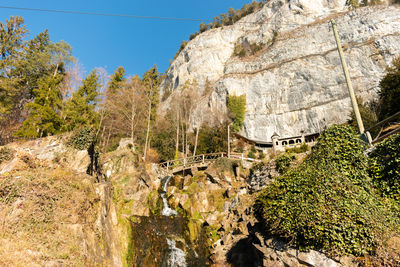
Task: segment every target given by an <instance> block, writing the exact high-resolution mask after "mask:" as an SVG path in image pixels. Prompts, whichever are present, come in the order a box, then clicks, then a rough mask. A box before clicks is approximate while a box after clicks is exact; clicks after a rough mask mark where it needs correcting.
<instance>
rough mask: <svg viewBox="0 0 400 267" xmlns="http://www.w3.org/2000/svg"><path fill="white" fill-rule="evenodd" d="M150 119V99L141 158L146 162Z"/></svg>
mask: <svg viewBox="0 0 400 267" xmlns="http://www.w3.org/2000/svg"><path fill="white" fill-rule="evenodd" d="M150 118H151V98H149V117H148V119H147V132H146V142H145V144H144V156H143V159H144V161H146V155H147V145H148V142H149V132H150Z"/></svg>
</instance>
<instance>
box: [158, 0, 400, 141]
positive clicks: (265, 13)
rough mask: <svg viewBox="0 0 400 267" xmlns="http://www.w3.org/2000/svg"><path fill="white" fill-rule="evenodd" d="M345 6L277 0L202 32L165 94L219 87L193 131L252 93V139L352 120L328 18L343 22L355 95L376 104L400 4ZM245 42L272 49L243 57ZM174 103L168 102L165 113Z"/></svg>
mask: <svg viewBox="0 0 400 267" xmlns="http://www.w3.org/2000/svg"><path fill="white" fill-rule="evenodd" d="M345 2H346V1H343V0H337V1H328V0H316V1H305V0H290V1H280V0H272V1H269V2H268V4H266V5H265V6H264V7H263V8H262V9H261V10H260V11H258V12H256V13H254V14H251V15H249V16H246V17H245V18H243V19H241V20H240V21H239V22H237V23H235V24H234V25H232V26H225V27H223V28H218V29H213V30H209V31H207V32H205V33H202V34H200V35H199V36H197V37H196V38H195V39H194V40H192V41H190V42H189V43H188V45H187V46H186V48H185V49H184V50H183V51H182V52H181V53H180V54H179V56H178V57H177V58H176V60H175V61H174V62H173V63H172V64H171V67H170V69H169V70H168V72H167V79H166V81H165V82H164V83H163V86H162V91H164V90H167V89H168V88H167V87H168V86H169V87H170V89H172V90H175V92H178V91H179V90H176V89H179V88H181V87H182V86H183V84H184V83H185V82H186V81H188V80H191V81H193V80H196V81H197V82H198V84H199V86H200V88H201V89H202V88H203V86H204V84H205V81H206V80H208V81H210V82H211V83H213V84H215V87H216V90H215V91H214V92H213V93H212V94H211V95H210V96H209V97H206V98H204V99H202V101H199V105H198V106H197V110H196V111H195V112H194V113H193V115H192V118H191V123H192V126H198V125H199V124H201V123H202V122H204V121H213V120H214V121H215V116H217V115H216V114H217V113H221V112H222V113H225V112H226V104H225V103H226V98H227V96H228V95H232V94H234V95H241V94H246V97H247V106H246V117H245V120H244V128H243V135H245V136H246V137H248V138H252V139H261V140H266V141H270V137H271V136H272V134H273V133H274V132H277V133H278V134H279V135H280V136H281V137H289V136H295V135H299V134H300V132H301V131H304V132H305V133H306V134H309V133H315V132H319V131H320V130H321V129H324V128H325V127H327V126H328V125H330V124H333V123H343V122H346V121H347V119H348V117H349V115H350V112H351V104H350V100H349V97H348V93H347V87H346V83H345V79H344V77H343V72H342V68H341V65H340V59H339V57H338V53H337V50H336V44H335V40H334V37H333V33H332V30H331V28H330V24H329V21H330V19H332V18H334V19H335V20H336V23H337V27H338V31H339V35H340V38H341V40H342V44H343V46H344V51H345V57H346V60H347V63H348V67H349V72H350V75H351V78H352V81H353V87H354V88H355V91H356V94H357V95H358V96H360V97H362V98H363V99H364V100H365V101H370V100H373V99H374V98H376V96H377V92H378V91H379V87H378V84H379V80H380V79H381V77H382V76H383V75H384V72H385V69H386V67H387V66H388V65H390V63H391V61H392V60H393V58H394V57H395V56H396V55H399V51H400V7H398V6H374V7H366V8H359V9H355V10H350V9H349V7H347V6H345ZM274 31H276V32H278V35H277V38H275V40H274V42H272V40H273V39H274V38H273V33H274ZM239 40H247V41H248V42H249V43H264V44H265V46H264V48H263V50H262V51H260V52H258V53H257V54H256V55H254V56H249V57H245V58H238V57H235V56H233V55H232V54H233V50H234V46H235V43H236V42H238V41H239ZM168 106H169V101H168V100H167V101H165V102H164V106H163V107H162V108H163V109H164V110H166V109H167V108H168ZM218 116H220V114H218Z"/></svg>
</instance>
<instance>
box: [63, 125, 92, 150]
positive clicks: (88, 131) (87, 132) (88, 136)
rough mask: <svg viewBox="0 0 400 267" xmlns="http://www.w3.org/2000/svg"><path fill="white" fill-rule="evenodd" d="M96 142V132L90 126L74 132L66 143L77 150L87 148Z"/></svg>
mask: <svg viewBox="0 0 400 267" xmlns="http://www.w3.org/2000/svg"><path fill="white" fill-rule="evenodd" d="M95 143H96V132H95V131H94V130H93V129H92V128H90V127H84V128H81V129H79V130H77V131H75V132H74V134H73V135H72V136H71V138H70V139H69V140H68V142H67V145H69V146H72V147H73V148H75V149H78V150H85V149H89V147H90V146H92V145H94V144H95Z"/></svg>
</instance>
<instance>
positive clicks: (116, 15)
mask: <svg viewBox="0 0 400 267" xmlns="http://www.w3.org/2000/svg"><path fill="white" fill-rule="evenodd" d="M0 8H2V9H14V10H25V11H38V12H48V13H64V14H76V15H92V16H106V17H125V18H135V19H159V20H182V21H199V22H200V21H207V20H203V19H192V18H171V17H157V16H136V15H126V14H111V13H96V12H82V11H70V10H56V9H41V8H28V7H13V6H0ZM208 21H210V20H208Z"/></svg>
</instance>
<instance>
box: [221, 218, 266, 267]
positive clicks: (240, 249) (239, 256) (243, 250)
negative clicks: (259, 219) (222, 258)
mask: <svg viewBox="0 0 400 267" xmlns="http://www.w3.org/2000/svg"><path fill="white" fill-rule="evenodd" d="M247 227H248V229H249V235H248V236H247V237H246V238H242V239H240V240H239V241H238V242H236V244H235V245H233V247H232V248H231V249H230V250H229V251H228V253H227V254H226V259H227V262H228V263H230V264H231V265H232V266H233V267H258V266H263V258H264V254H263V253H262V252H261V251H260V250H258V249H257V248H256V247H255V246H254V244H258V245H261V243H260V240H259V239H258V238H257V237H256V236H255V232H254V230H255V228H257V227H251V226H250V225H249V224H248V225H247Z"/></svg>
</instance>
